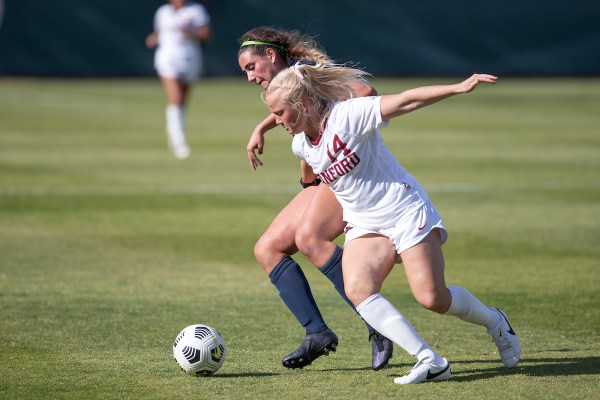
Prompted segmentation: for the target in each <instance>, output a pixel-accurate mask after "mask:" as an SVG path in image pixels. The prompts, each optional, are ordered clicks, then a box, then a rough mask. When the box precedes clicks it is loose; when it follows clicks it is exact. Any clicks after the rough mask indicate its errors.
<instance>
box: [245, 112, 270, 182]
mask: <svg viewBox="0 0 600 400" xmlns="http://www.w3.org/2000/svg"><path fill="white" fill-rule="evenodd" d="M276 126H277V123H276V122H275V115H273V114H269V116H268V117H267V118H265V119H264V120H262V121H261V122H260V123H259V124H258V125H256V128H254V131H252V136H250V140H249V141H248V145H247V146H246V152H247V153H248V159H249V160H250V167H251V168H252V170H254V171H256V168H258V167H259V166H261V165H263V163H262V161H260V159H259V158H258V156H257V155H256V151H258V154H259V155H260V154H262V153H263V147H264V145H265V138H264V136H265V133H267V132H268V131H270V130H271V129H273V128H275V127H276Z"/></svg>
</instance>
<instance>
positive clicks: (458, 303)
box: [446, 286, 500, 329]
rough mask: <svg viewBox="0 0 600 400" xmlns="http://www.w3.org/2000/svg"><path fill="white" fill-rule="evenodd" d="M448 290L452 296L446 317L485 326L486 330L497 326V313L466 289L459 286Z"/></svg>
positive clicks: (449, 287)
mask: <svg viewBox="0 0 600 400" xmlns="http://www.w3.org/2000/svg"><path fill="white" fill-rule="evenodd" d="M448 289H449V290H450V293H451V294H452V303H450V308H449V309H448V311H446V315H453V316H455V317H458V318H460V319H462V320H463V321H467V322H470V323H472V324H475V325H481V326H485V327H486V328H487V329H490V328H493V327H496V326H497V325H498V323H499V322H500V316H499V315H498V313H497V312H495V311H494V310H492V309H490V308H489V307H487V306H486V305H485V304H483V303H482V302H481V301H479V299H478V298H477V297H475V296H473V295H472V294H471V293H470V292H469V291H468V290H467V289H465V288H462V287H460V286H448Z"/></svg>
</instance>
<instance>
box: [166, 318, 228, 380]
mask: <svg viewBox="0 0 600 400" xmlns="http://www.w3.org/2000/svg"><path fill="white" fill-rule="evenodd" d="M225 353H226V349H225V342H224V341H223V337H222V336H221V334H220V333H219V332H217V330H216V329H214V328H211V327H210V326H208V325H202V324H196V325H190V326H188V327H186V328H184V329H183V330H182V331H181V332H179V335H177V337H176V338H175V342H174V343H173V357H175V361H177V364H179V366H180V367H181V369H182V370H183V371H184V372H185V373H186V374H189V375H193V376H208V375H212V374H213V373H215V372H216V371H217V370H218V369H219V368H221V366H222V365H223V362H225Z"/></svg>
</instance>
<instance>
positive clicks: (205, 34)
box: [190, 25, 212, 43]
mask: <svg viewBox="0 0 600 400" xmlns="http://www.w3.org/2000/svg"><path fill="white" fill-rule="evenodd" d="M190 36H192V37H193V38H194V39H196V40H197V41H199V42H201V43H207V42H210V41H211V39H212V29H211V28H210V25H203V26H200V27H198V28H195V29H194V30H193V31H192V32H190Z"/></svg>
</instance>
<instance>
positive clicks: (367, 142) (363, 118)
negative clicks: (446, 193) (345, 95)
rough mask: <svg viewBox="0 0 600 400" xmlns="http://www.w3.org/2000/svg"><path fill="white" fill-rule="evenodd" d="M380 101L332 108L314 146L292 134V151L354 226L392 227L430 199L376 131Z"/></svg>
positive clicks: (357, 100) (380, 123) (354, 101)
mask: <svg viewBox="0 0 600 400" xmlns="http://www.w3.org/2000/svg"><path fill="white" fill-rule="evenodd" d="M380 102H381V97H360V98H354V99H350V100H346V101H343V102H339V103H336V104H335V105H334V106H333V109H332V111H331V114H330V116H329V119H328V121H327V124H326V126H325V130H324V132H323V134H322V136H320V137H319V139H317V140H316V141H315V142H311V140H310V138H309V137H308V136H306V135H305V134H304V133H301V134H298V135H295V136H294V139H293V142H292V151H293V152H294V154H296V156H298V157H299V158H301V159H303V160H305V161H306V162H307V163H308V164H309V165H310V166H311V167H312V168H313V171H314V172H315V173H316V174H318V175H319V177H320V178H321V180H322V181H323V182H324V183H325V184H327V185H328V186H330V187H331V189H332V190H333V192H334V193H335V195H336V197H337V198H338V200H339V202H340V203H341V205H342V207H343V209H344V221H347V222H348V223H349V224H350V225H352V226H357V227H362V228H366V229H377V228H385V227H390V226H394V224H395V222H396V220H397V219H398V218H399V217H400V216H401V215H402V214H403V213H407V212H410V211H411V210H415V209H417V208H419V207H421V206H422V205H423V204H424V203H425V201H426V200H427V199H428V197H427V194H426V193H425V191H424V190H423V189H422V188H421V186H420V185H419V183H418V182H417V181H416V180H415V179H414V178H413V177H412V175H410V174H409V173H408V172H406V170H405V169H404V168H403V167H402V166H401V165H400V164H399V163H398V162H397V161H396V159H395V157H394V156H393V155H392V154H391V153H390V151H389V150H388V148H387V147H386V146H385V144H384V143H383V139H382V137H381V134H380V132H379V129H378V128H380V127H386V126H387V121H383V120H382V119H381V111H380Z"/></svg>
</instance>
